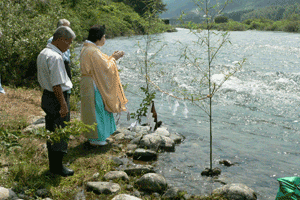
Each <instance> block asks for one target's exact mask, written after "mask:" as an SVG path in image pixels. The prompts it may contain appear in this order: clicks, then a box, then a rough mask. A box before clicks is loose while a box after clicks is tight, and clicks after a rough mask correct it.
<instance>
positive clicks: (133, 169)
mask: <svg viewBox="0 0 300 200" xmlns="http://www.w3.org/2000/svg"><path fill="white" fill-rule="evenodd" d="M124 172H126V173H127V174H128V175H131V176H132V175H143V174H147V173H150V172H154V167H153V166H151V165H133V166H130V167H128V168H126V169H124Z"/></svg>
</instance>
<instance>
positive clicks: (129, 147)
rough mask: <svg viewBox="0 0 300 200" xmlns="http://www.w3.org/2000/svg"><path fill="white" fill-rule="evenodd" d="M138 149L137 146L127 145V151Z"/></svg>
mask: <svg viewBox="0 0 300 200" xmlns="http://www.w3.org/2000/svg"><path fill="white" fill-rule="evenodd" d="M137 147H138V146H137V145H136V144H127V150H135V149H136V148H137Z"/></svg>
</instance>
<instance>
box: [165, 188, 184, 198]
mask: <svg viewBox="0 0 300 200" xmlns="http://www.w3.org/2000/svg"><path fill="white" fill-rule="evenodd" d="M179 192H181V190H179V189H178V188H175V187H171V188H169V189H168V190H167V191H166V192H165V193H164V195H163V196H162V199H165V200H172V199H176V197H178V193H179Z"/></svg>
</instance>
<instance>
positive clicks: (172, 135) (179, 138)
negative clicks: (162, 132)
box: [169, 133, 184, 144]
mask: <svg viewBox="0 0 300 200" xmlns="http://www.w3.org/2000/svg"><path fill="white" fill-rule="evenodd" d="M169 137H170V138H171V139H172V140H173V141H174V142H175V144H180V143H181V142H182V141H183V140H184V137H183V136H182V135H180V134H179V133H170V136H169Z"/></svg>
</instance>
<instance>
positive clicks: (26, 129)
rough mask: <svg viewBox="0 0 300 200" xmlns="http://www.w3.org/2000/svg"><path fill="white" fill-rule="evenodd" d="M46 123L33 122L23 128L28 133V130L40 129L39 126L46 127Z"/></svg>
mask: <svg viewBox="0 0 300 200" xmlns="http://www.w3.org/2000/svg"><path fill="white" fill-rule="evenodd" d="M44 127H45V124H36V125H34V124H31V125H29V126H27V127H26V128H25V129H23V132H25V133H28V132H32V131H33V130H35V129H39V128H44Z"/></svg>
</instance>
